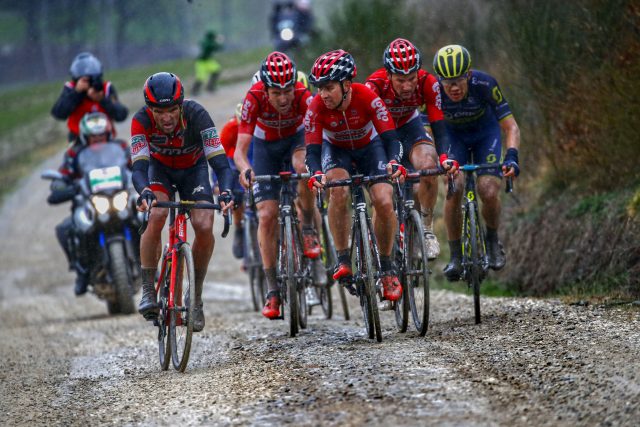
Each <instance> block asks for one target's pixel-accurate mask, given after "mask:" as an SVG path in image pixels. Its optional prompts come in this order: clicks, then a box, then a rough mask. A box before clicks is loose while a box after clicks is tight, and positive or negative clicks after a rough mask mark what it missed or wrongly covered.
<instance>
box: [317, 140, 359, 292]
mask: <svg viewBox="0 0 640 427" xmlns="http://www.w3.org/2000/svg"><path fill="white" fill-rule="evenodd" d="M351 163H352V158H351V153H350V152H349V151H347V150H343V149H341V148H338V147H336V146H334V145H332V144H331V143H329V142H327V141H325V142H323V143H322V171H323V172H324V173H325V174H326V175H327V181H335V180H339V179H347V178H349V172H350V171H351V170H352V167H351ZM327 216H328V218H329V229H330V231H331V235H332V236H333V241H334V242H333V243H334V244H335V247H336V252H337V254H338V260H337V261H338V264H337V265H336V266H335V269H334V274H333V278H334V279H336V280H337V279H340V278H343V277H346V276H350V275H351V255H350V251H349V228H350V224H351V221H350V220H349V188H348V187H334V188H330V189H329V203H328V209H327Z"/></svg>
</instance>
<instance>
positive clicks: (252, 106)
mask: <svg viewBox="0 0 640 427" xmlns="http://www.w3.org/2000/svg"><path fill="white" fill-rule="evenodd" d="M258 110H259V105H258V99H257V98H256V97H255V96H254V95H252V94H251V92H249V93H247V96H245V98H244V101H243V102H242V113H241V115H240V123H239V125H238V133H248V134H249V135H253V131H254V130H255V128H256V122H257V121H258Z"/></svg>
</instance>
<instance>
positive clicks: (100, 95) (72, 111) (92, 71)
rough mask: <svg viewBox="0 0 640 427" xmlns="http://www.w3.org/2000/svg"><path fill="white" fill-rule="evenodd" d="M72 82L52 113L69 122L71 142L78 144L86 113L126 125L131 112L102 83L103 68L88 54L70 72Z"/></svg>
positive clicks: (72, 65) (108, 84)
mask: <svg viewBox="0 0 640 427" xmlns="http://www.w3.org/2000/svg"><path fill="white" fill-rule="evenodd" d="M69 71H70V73H71V81H68V82H66V83H65V85H64V88H63V89H62V93H61V94H60V97H59V98H58V100H57V101H56V103H55V104H54V106H53V108H52V109H51V114H52V115H53V117H55V118H56V119H59V120H65V119H66V120H67V127H68V128H69V141H70V142H73V141H76V140H77V138H78V134H79V124H80V120H82V117H83V116H84V115H85V114H87V113H95V112H101V113H105V114H106V115H107V116H108V117H109V119H110V120H111V121H112V122H113V121H114V120H115V121H117V122H121V121H124V120H125V119H126V118H127V114H128V113H129V111H128V110H127V107H125V106H124V105H122V104H121V103H120V102H118V96H117V94H116V90H115V88H114V87H113V85H112V84H111V82H108V81H107V82H104V81H102V64H101V63H100V61H99V60H98V58H96V57H95V56H93V55H92V54H91V53H89V52H83V53H80V54H78V55H77V56H76V57H75V58H74V60H73V62H72V63H71V68H70V70H69Z"/></svg>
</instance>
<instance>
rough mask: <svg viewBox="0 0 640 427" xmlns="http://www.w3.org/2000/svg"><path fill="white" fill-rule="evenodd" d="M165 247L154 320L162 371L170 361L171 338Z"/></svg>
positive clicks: (167, 264)
mask: <svg viewBox="0 0 640 427" xmlns="http://www.w3.org/2000/svg"><path fill="white" fill-rule="evenodd" d="M166 252H167V247H166V246H165V247H164V249H163V253H162V258H161V259H162V268H161V271H164V274H162V276H160V279H159V280H158V289H157V291H158V305H159V306H160V309H159V311H158V319H157V320H156V326H158V356H159V359H160V368H161V369H162V370H163V371H166V370H167V369H169V362H170V361H171V338H170V336H169V322H170V319H169V317H170V316H169V311H168V306H169V302H168V298H169V281H168V280H167V279H168V278H169V277H170V274H169V271H170V270H171V262H170V259H165V256H166Z"/></svg>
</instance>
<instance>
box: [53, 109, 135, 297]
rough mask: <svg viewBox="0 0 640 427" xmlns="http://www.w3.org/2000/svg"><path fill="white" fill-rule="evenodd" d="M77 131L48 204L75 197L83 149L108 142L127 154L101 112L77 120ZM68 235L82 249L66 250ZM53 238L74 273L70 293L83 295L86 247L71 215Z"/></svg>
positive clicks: (86, 269) (126, 147) (82, 235)
mask: <svg viewBox="0 0 640 427" xmlns="http://www.w3.org/2000/svg"><path fill="white" fill-rule="evenodd" d="M78 129H79V136H78V139H77V140H76V141H74V142H72V143H71V144H70V146H69V148H67V150H66V151H65V152H64V155H63V159H62V164H61V165H60V167H59V168H58V171H59V172H60V173H61V174H62V179H56V180H54V181H53V182H52V183H51V194H50V195H49V197H48V199H47V201H48V202H49V203H50V204H58V203H63V202H66V201H68V200H72V199H73V198H74V196H75V195H76V193H77V187H76V186H75V185H74V181H76V180H78V179H80V178H82V175H81V173H80V170H79V168H78V163H77V159H78V155H79V154H80V152H81V151H82V150H84V149H85V148H86V147H88V146H90V145H93V144H99V143H106V142H112V143H115V144H119V145H120V146H121V147H122V149H123V150H124V151H126V152H127V153H128V152H129V144H127V143H126V142H124V141H122V140H113V139H112V138H111V136H112V127H111V122H110V121H109V117H107V115H106V114H104V113H100V112H96V113H89V114H85V115H84V117H83V118H82V120H81V121H80V124H79V127H78ZM72 209H73V206H72ZM71 235H74V236H76V237H77V238H78V239H79V242H78V246H79V247H80V248H84V249H85V250H78V251H72V250H71V248H70V247H69V236H71ZM56 237H57V238H58V242H59V243H60V246H61V247H62V250H63V251H64V253H65V255H66V256H67V261H68V262H69V267H70V268H71V269H73V270H76V283H75V288H74V292H75V294H76V296H80V295H83V294H85V293H86V292H87V286H88V285H89V268H88V267H89V265H88V264H89V261H88V260H87V259H86V255H87V250H86V248H87V246H88V245H87V242H86V241H85V233H83V232H81V231H80V230H77V229H76V228H75V225H74V222H73V220H72V218H71V216H68V217H67V218H65V219H64V220H63V221H62V222H61V223H60V224H58V225H57V226H56ZM74 252H75V253H76V254H77V255H78V256H79V259H73V256H72V254H73V253H74Z"/></svg>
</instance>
